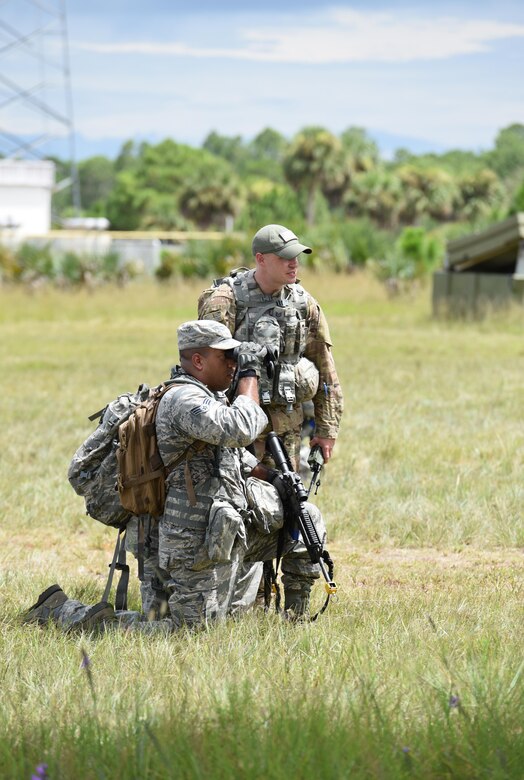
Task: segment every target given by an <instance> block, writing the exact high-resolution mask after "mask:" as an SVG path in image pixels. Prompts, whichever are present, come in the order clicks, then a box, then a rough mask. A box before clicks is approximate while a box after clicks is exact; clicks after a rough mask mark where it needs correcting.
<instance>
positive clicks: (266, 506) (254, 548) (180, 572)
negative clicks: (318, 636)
mask: <svg viewBox="0 0 524 780" xmlns="http://www.w3.org/2000/svg"><path fill="white" fill-rule="evenodd" d="M249 485H251V486H254V490H253V492H252V493H251V495H253V496H254V500H252V503H253V504H254V503H255V502H256V504H257V506H256V509H252V511H251V512H250V520H249V521H248V522H247V529H246V531H247V536H246V538H245V541H244V542H243V543H240V542H239V541H237V543H236V544H235V546H234V548H233V550H232V553H231V555H230V558H229V560H228V561H227V562H224V563H210V562H209V559H208V560H207V562H206V556H205V554H203V551H205V550H206V542H207V543H208V535H207V534H206V531H207V525H208V520H207V517H205V516H204V515H205V504H204V502H202V504H201V505H197V507H196V510H197V515H195V516H193V517H191V516H188V517H187V520H186V523H185V524H184V518H183V517H181V516H180V515H178V516H177V515H170V514H169V513H166V514H165V515H164V517H163V518H162V520H161V522H160V538H159V563H160V567H161V568H162V569H164V570H165V571H166V572H167V574H168V575H169V580H167V581H166V583H165V587H166V590H168V592H169V593H170V596H169V612H170V618H171V620H172V621H173V622H174V624H175V626H181V625H187V626H195V625H198V624H201V623H207V622H208V621H210V620H220V619H223V618H225V617H226V615H228V614H231V613H234V612H237V611H238V610H240V609H242V608H245V607H247V606H250V605H251V604H252V603H253V601H254V598H255V597H256V591H257V588H258V583H259V580H260V571H259V570H260V562H262V561H271V560H273V559H274V558H276V557H277V549H278V547H279V536H280V529H281V527H282V524H283V511H282V505H281V503H280V500H279V499H278V494H277V493H276V490H275V489H274V488H273V487H272V486H271V485H269V484H268V483H265V482H261V481H260V480H253V479H250V480H248V486H249ZM248 495H250V490H249V489H248ZM306 506H307V507H308V508H309V511H310V513H311V515H312V519H313V522H314V523H315V525H316V527H317V530H318V532H319V534H320V536H321V538H325V528H324V523H323V519H322V516H321V515H320V512H319V510H318V509H317V507H315V506H313V505H306ZM198 512H200V517H199V516H198ZM253 567H255V568H254V569H253ZM281 567H282V575H283V576H282V583H283V585H284V593H285V595H286V602H289V603H290V604H291V603H292V602H293V601H295V602H296V601H297V599H302V600H307V599H308V597H309V592H310V590H311V586H312V584H313V582H314V581H315V580H316V579H317V578H318V577H319V576H320V571H319V567H318V566H317V565H316V564H312V563H311V560H310V558H309V554H308V552H307V550H306V548H305V546H304V544H303V543H302V542H301V541H300V540H298V541H296V540H293V539H292V538H291V537H290V536H289V535H288V534H287V533H285V536H284V543H283V547H282V563H281ZM257 572H258V575H257ZM248 593H249V594H250V596H249V597H248V596H247V595H246V594H248Z"/></svg>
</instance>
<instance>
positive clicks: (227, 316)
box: [198, 270, 343, 468]
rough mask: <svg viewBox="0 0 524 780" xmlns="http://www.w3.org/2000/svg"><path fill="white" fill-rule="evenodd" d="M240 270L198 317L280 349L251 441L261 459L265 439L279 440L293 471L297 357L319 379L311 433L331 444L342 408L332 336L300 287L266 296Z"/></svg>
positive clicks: (210, 295)
mask: <svg viewBox="0 0 524 780" xmlns="http://www.w3.org/2000/svg"><path fill="white" fill-rule="evenodd" d="M254 275H255V271H254V270H251V271H245V272H242V273H239V274H237V275H236V276H235V277H234V278H228V279H225V280H223V283H222V284H220V285H219V286H218V287H216V288H215V289H213V290H212V291H211V292H208V291H206V292H204V293H203V294H202V295H201V297H200V300H199V306H198V316H199V318H200V319H209V320H216V321H218V322H222V323H223V324H224V325H226V326H227V327H228V328H229V330H230V331H231V332H232V333H233V336H234V338H236V339H238V340H239V341H255V342H258V343H260V344H266V345H272V346H275V345H276V346H278V347H279V358H278V368H277V372H276V376H275V379H274V380H273V381H270V380H267V379H265V378H264V377H263V378H261V387H260V390H261V403H262V406H263V408H264V410H265V411H266V412H267V414H268V417H269V418H270V422H269V424H268V426H267V427H266V428H265V429H264V431H263V434H262V436H261V437H259V439H258V440H257V442H256V450H255V451H256V454H257V457H259V458H260V459H262V458H264V459H265V462H269V460H268V458H267V457H266V456H265V452H264V446H265V435H266V434H267V433H268V432H269V431H270V430H274V431H275V432H276V433H278V435H279V436H280V437H281V438H282V440H283V442H284V445H285V447H286V449H287V451H288V453H289V456H290V458H291V460H292V462H293V463H294V465H295V468H296V467H298V462H299V452H300V430H301V425H302V419H303V413H302V404H301V402H302V401H304V400H307V398H306V397H300V392H298V391H297V387H296V384H295V379H296V377H297V365H298V363H299V360H300V359H301V358H306V359H307V360H309V361H310V362H311V363H312V364H313V365H314V366H315V367H316V368H317V369H318V375H319V381H318V390H317V391H316V392H315V393H314V394H313V393H312V394H311V395H312V396H313V403H314V407H315V422H316V428H315V434H316V435H317V436H320V437H322V438H330V439H335V438H336V437H337V434H338V429H339V426H340V419H341V416H342V409H343V398H342V390H341V387H340V384H339V381H338V376H337V372H336V369H335V363H334V360H333V355H332V353H331V346H332V342H331V337H330V334H329V328H328V324H327V321H326V318H325V316H324V314H323V312H322V310H321V308H320V306H319V304H318V303H317V302H316V300H315V299H314V298H313V297H312V296H311V295H310V294H309V293H308V292H306V290H304V288H303V287H301V286H300V285H299V284H291V285H285V286H284V287H283V288H282V289H281V290H280V291H279V292H276V293H274V294H273V295H265V294H264V293H263V292H262V290H261V289H260V287H259V286H258V285H257V283H256V280H255V278H254Z"/></svg>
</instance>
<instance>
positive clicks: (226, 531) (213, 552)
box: [205, 498, 247, 563]
mask: <svg viewBox="0 0 524 780" xmlns="http://www.w3.org/2000/svg"><path fill="white" fill-rule="evenodd" d="M235 542H239V543H240V544H241V545H242V546H243V547H244V549H247V538H246V528H245V525H244V520H243V519H242V516H241V514H240V513H239V512H237V510H236V509H235V508H234V507H233V506H231V504H230V503H229V502H228V501H224V500H223V499H221V498H216V499H215V500H214V501H213V503H212V504H211V509H210V512H209V523H208V526H207V533H206V542H205V546H206V548H207V554H208V556H209V560H210V561H211V562H212V563H227V562H228V561H230V560H231V553H232V551H233V546H234V544H235Z"/></svg>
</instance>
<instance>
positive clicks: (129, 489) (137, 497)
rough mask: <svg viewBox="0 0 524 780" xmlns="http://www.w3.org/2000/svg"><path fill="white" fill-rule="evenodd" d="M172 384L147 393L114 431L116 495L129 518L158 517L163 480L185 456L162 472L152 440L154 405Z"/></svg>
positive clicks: (161, 463)
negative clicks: (116, 430)
mask: <svg viewBox="0 0 524 780" xmlns="http://www.w3.org/2000/svg"><path fill="white" fill-rule="evenodd" d="M175 385H176V382H166V383H164V384H162V385H159V387H156V388H155V389H153V390H151V392H150V395H149V398H147V399H146V400H145V401H143V402H142V403H141V404H140V405H139V406H137V408H136V409H135V410H134V412H133V413H132V414H131V415H130V416H129V418H128V419H127V420H126V421H125V422H123V423H122V424H121V425H120V427H119V428H118V438H119V445H118V448H117V451H116V460H117V469H118V494H119V497H120V503H121V504H122V506H123V507H124V509H127V510H128V511H129V512H131V514H133V515H150V516H151V517H159V516H160V515H161V514H163V512H164V504H165V499H166V484H165V483H166V477H167V476H168V474H169V473H170V472H171V471H172V469H173V468H174V467H175V466H177V465H178V463H180V462H181V461H182V460H183V459H184V457H185V453H183V454H182V455H181V456H180V458H179V459H177V461H175V463H173V464H171V466H170V468H169V470H168V469H166V467H165V466H164V464H163V462H162V458H161V457H160V452H159V450H158V442H157V437H156V427H155V420H156V415H157V411H158V404H159V403H160V399H161V398H162V396H163V395H165V393H167V391H168V390H170V389H171V388H172V387H174V386H175Z"/></svg>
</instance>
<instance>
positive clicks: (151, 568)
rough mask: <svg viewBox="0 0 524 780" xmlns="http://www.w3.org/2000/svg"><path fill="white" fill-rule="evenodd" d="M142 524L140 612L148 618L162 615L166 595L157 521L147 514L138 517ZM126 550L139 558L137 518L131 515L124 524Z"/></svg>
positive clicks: (164, 611)
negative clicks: (159, 558)
mask: <svg viewBox="0 0 524 780" xmlns="http://www.w3.org/2000/svg"><path fill="white" fill-rule="evenodd" d="M140 520H141V521H142V522H143V524H144V549H143V577H142V579H141V581H140V596H141V599H142V612H143V613H144V615H145V616H147V617H148V618H149V619H151V620H152V619H154V618H158V617H164V616H165V614H166V612H167V599H168V595H167V593H166V591H165V589H164V585H163V579H162V572H161V571H160V570H159V566H158V522H156V521H154V520H152V518H151V517H150V516H149V515H144V516H143V517H141V518H140ZM125 545H126V551H127V552H130V553H132V554H133V555H134V556H135V558H136V559H137V560H138V559H139V518H138V517H132V518H131V519H130V520H129V522H128V523H127V525H126V541H125Z"/></svg>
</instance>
